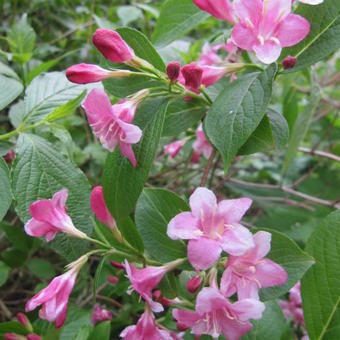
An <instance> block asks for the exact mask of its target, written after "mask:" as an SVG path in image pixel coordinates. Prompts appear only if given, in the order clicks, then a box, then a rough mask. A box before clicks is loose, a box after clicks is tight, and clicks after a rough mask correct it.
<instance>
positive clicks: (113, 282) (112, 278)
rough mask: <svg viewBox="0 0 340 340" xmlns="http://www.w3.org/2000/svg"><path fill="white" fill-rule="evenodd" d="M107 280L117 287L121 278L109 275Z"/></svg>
mask: <svg viewBox="0 0 340 340" xmlns="http://www.w3.org/2000/svg"><path fill="white" fill-rule="evenodd" d="M107 280H108V281H109V282H110V283H112V284H113V285H116V284H117V283H118V281H119V278H118V277H117V276H113V275H109V277H108V278H107Z"/></svg>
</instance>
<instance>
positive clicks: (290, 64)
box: [282, 55, 296, 70]
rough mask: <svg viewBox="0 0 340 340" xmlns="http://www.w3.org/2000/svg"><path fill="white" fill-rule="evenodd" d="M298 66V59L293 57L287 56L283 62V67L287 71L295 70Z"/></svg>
mask: <svg viewBox="0 0 340 340" xmlns="http://www.w3.org/2000/svg"><path fill="white" fill-rule="evenodd" d="M295 65H296V58H295V57H292V56H291V55H289V56H287V57H286V58H284V59H283V60H282V66H283V68H284V69H285V70H289V69H291V68H294V67H295Z"/></svg>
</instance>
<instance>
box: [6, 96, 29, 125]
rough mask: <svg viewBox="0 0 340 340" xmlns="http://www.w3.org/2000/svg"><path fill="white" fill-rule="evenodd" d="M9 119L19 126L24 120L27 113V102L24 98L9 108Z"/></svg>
mask: <svg viewBox="0 0 340 340" xmlns="http://www.w3.org/2000/svg"><path fill="white" fill-rule="evenodd" d="M8 115H9V120H10V122H11V124H12V125H13V126H14V127H15V128H17V127H18V126H19V125H20V123H21V122H22V120H23V118H24V115H25V103H24V101H23V100H21V99H20V100H19V101H17V102H16V103H15V104H13V105H11V108H10V109H9V114H8Z"/></svg>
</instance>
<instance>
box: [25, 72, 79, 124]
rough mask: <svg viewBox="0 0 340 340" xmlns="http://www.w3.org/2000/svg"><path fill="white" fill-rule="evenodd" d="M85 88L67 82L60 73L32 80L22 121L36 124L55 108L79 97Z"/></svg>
mask: <svg viewBox="0 0 340 340" xmlns="http://www.w3.org/2000/svg"><path fill="white" fill-rule="evenodd" d="M84 89H85V87H84V86H82V85H77V84H73V83H71V82H69V81H68V80H67V78H66V76H65V74H64V73H62V72H51V73H46V74H43V75H40V76H38V77H36V78H34V79H33V81H32V82H31V84H30V85H29V86H28V88H27V90H26V95H25V116H24V121H26V122H36V121H39V120H41V119H43V118H44V117H45V116H46V115H47V114H49V113H51V112H52V111H54V110H55V109H56V108H57V107H59V106H62V105H65V104H66V103H67V102H69V101H70V100H73V99H75V98H77V97H78V96H80V95H81V94H82V93H83V91H84Z"/></svg>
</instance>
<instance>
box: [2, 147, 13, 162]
mask: <svg viewBox="0 0 340 340" xmlns="http://www.w3.org/2000/svg"><path fill="white" fill-rule="evenodd" d="M14 157H15V152H14V150H11V151H9V152H8V153H7V154H6V155H5V156H4V160H5V162H6V163H7V164H11V163H12V162H13V160H14Z"/></svg>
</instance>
